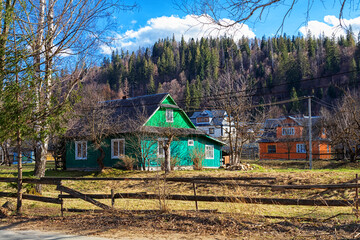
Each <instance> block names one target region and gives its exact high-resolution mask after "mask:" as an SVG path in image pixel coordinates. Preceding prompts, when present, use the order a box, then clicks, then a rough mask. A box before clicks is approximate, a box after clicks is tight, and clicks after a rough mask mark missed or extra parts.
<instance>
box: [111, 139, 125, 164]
mask: <svg viewBox="0 0 360 240" xmlns="http://www.w3.org/2000/svg"><path fill="white" fill-rule="evenodd" d="M115 142H116V143H118V148H119V149H118V155H116V156H115V155H114V143H115ZM121 143H122V148H123V154H120V152H121V151H120V147H121ZM124 156H125V138H116V139H111V159H120V158H123V157H124Z"/></svg>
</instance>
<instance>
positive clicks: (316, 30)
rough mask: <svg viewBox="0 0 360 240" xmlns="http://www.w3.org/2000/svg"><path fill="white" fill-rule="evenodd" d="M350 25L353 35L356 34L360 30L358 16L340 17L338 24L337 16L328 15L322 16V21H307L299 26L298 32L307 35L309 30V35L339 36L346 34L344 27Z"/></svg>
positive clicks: (359, 18)
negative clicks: (350, 17)
mask: <svg viewBox="0 0 360 240" xmlns="http://www.w3.org/2000/svg"><path fill="white" fill-rule="evenodd" d="M350 26H351V27H352V29H353V32H354V34H355V36H357V35H358V33H359V31H360V17H357V18H353V19H342V20H341V26H340V21H339V18H337V17H335V16H333V15H328V16H325V17H324V21H323V22H319V21H309V22H308V25H307V26H305V27H301V28H300V32H301V33H302V34H304V35H307V33H308V31H310V32H311V35H313V36H316V37H318V36H320V35H322V34H324V35H325V36H328V37H331V36H332V35H335V36H336V37H339V36H341V35H346V28H348V27H350Z"/></svg>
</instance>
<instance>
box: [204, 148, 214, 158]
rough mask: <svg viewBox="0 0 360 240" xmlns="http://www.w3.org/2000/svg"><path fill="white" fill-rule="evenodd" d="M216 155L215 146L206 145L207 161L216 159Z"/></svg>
mask: <svg viewBox="0 0 360 240" xmlns="http://www.w3.org/2000/svg"><path fill="white" fill-rule="evenodd" d="M207 148H208V149H207ZM214 155H215V152H214V145H205V159H214V157H215V156H214Z"/></svg>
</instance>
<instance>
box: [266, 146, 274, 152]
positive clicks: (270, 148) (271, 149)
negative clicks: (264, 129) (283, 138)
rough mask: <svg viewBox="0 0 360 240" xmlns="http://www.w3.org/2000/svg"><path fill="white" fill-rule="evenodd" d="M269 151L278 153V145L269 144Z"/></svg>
mask: <svg viewBox="0 0 360 240" xmlns="http://www.w3.org/2000/svg"><path fill="white" fill-rule="evenodd" d="M267 150H268V153H276V145H268V146H267Z"/></svg>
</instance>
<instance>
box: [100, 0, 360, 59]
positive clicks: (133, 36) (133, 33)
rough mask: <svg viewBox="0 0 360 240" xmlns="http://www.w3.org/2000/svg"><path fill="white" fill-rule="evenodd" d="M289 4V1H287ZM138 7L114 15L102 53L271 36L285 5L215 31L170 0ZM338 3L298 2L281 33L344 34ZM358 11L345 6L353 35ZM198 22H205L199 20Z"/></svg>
mask: <svg viewBox="0 0 360 240" xmlns="http://www.w3.org/2000/svg"><path fill="white" fill-rule="evenodd" d="M288 1H289V2H291V0H288ZM308 2H310V3H312V7H311V10H310V14H309V21H308V23H307V25H306V26H305V20H306V9H307V5H308ZM137 4H138V6H139V8H138V9H137V10H134V11H131V12H120V13H119V14H118V15H116V16H114V18H116V21H117V23H118V29H117V30H116V31H114V32H113V33H111V35H112V36H113V37H114V38H115V39H116V40H114V41H113V42H112V44H111V46H110V47H109V46H103V47H102V53H103V54H109V53H111V50H113V49H116V48H117V49H120V48H123V49H125V50H129V51H136V50H137V49H138V48H139V47H147V46H151V45H152V44H153V43H154V42H155V41H157V40H158V39H159V38H166V37H170V38H171V37H172V35H173V34H174V35H175V37H176V39H177V40H180V38H181V36H182V35H183V36H184V37H185V39H186V40H188V38H191V37H193V38H201V37H207V36H213V37H216V36H220V35H224V34H226V35H228V36H232V37H233V38H235V39H239V38H241V37H242V36H247V37H250V38H252V37H255V36H256V37H258V38H261V37H262V36H267V37H269V36H274V35H275V34H276V33H279V32H278V30H279V27H280V26H281V22H282V20H283V16H284V14H285V12H286V10H287V9H288V6H277V7H272V8H271V9H269V11H268V12H265V13H264V14H263V17H262V19H261V21H256V22H254V19H251V20H250V21H249V22H247V23H246V24H244V25H237V26H236V27H235V28H233V29H230V30H229V29H227V30H215V28H214V26H209V25H206V26H204V25H201V24H199V23H198V20H196V19H195V18H194V17H192V16H190V15H186V14H185V13H184V12H183V11H181V10H178V9H176V6H175V5H174V4H173V1H171V0H169V1H167V0H162V1H161V0H152V1H145V0H140V1H137ZM339 9H340V4H339V0H314V1H312V0H308V1H306V0H298V1H297V3H296V5H295V6H294V9H293V10H292V12H291V14H290V16H289V17H287V18H286V20H285V24H284V28H283V33H286V34H287V35H298V34H299V33H300V34H306V32H307V31H308V30H310V31H311V33H312V34H313V35H315V36H319V35H320V34H325V35H327V36H331V35H332V34H335V35H336V36H339V35H341V34H345V30H344V29H342V28H339V27H338V25H339V20H338V15H339ZM359 15H360V11H359V9H358V6H357V5H351V3H349V5H347V6H345V10H344V23H345V24H346V25H351V26H352V28H353V30H354V33H355V35H356V36H357V34H358V32H359V30H360V17H359ZM223 17H224V19H227V20H225V21H231V20H232V19H228V16H223ZM200 20H201V21H206V19H205V18H201V17H200Z"/></svg>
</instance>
